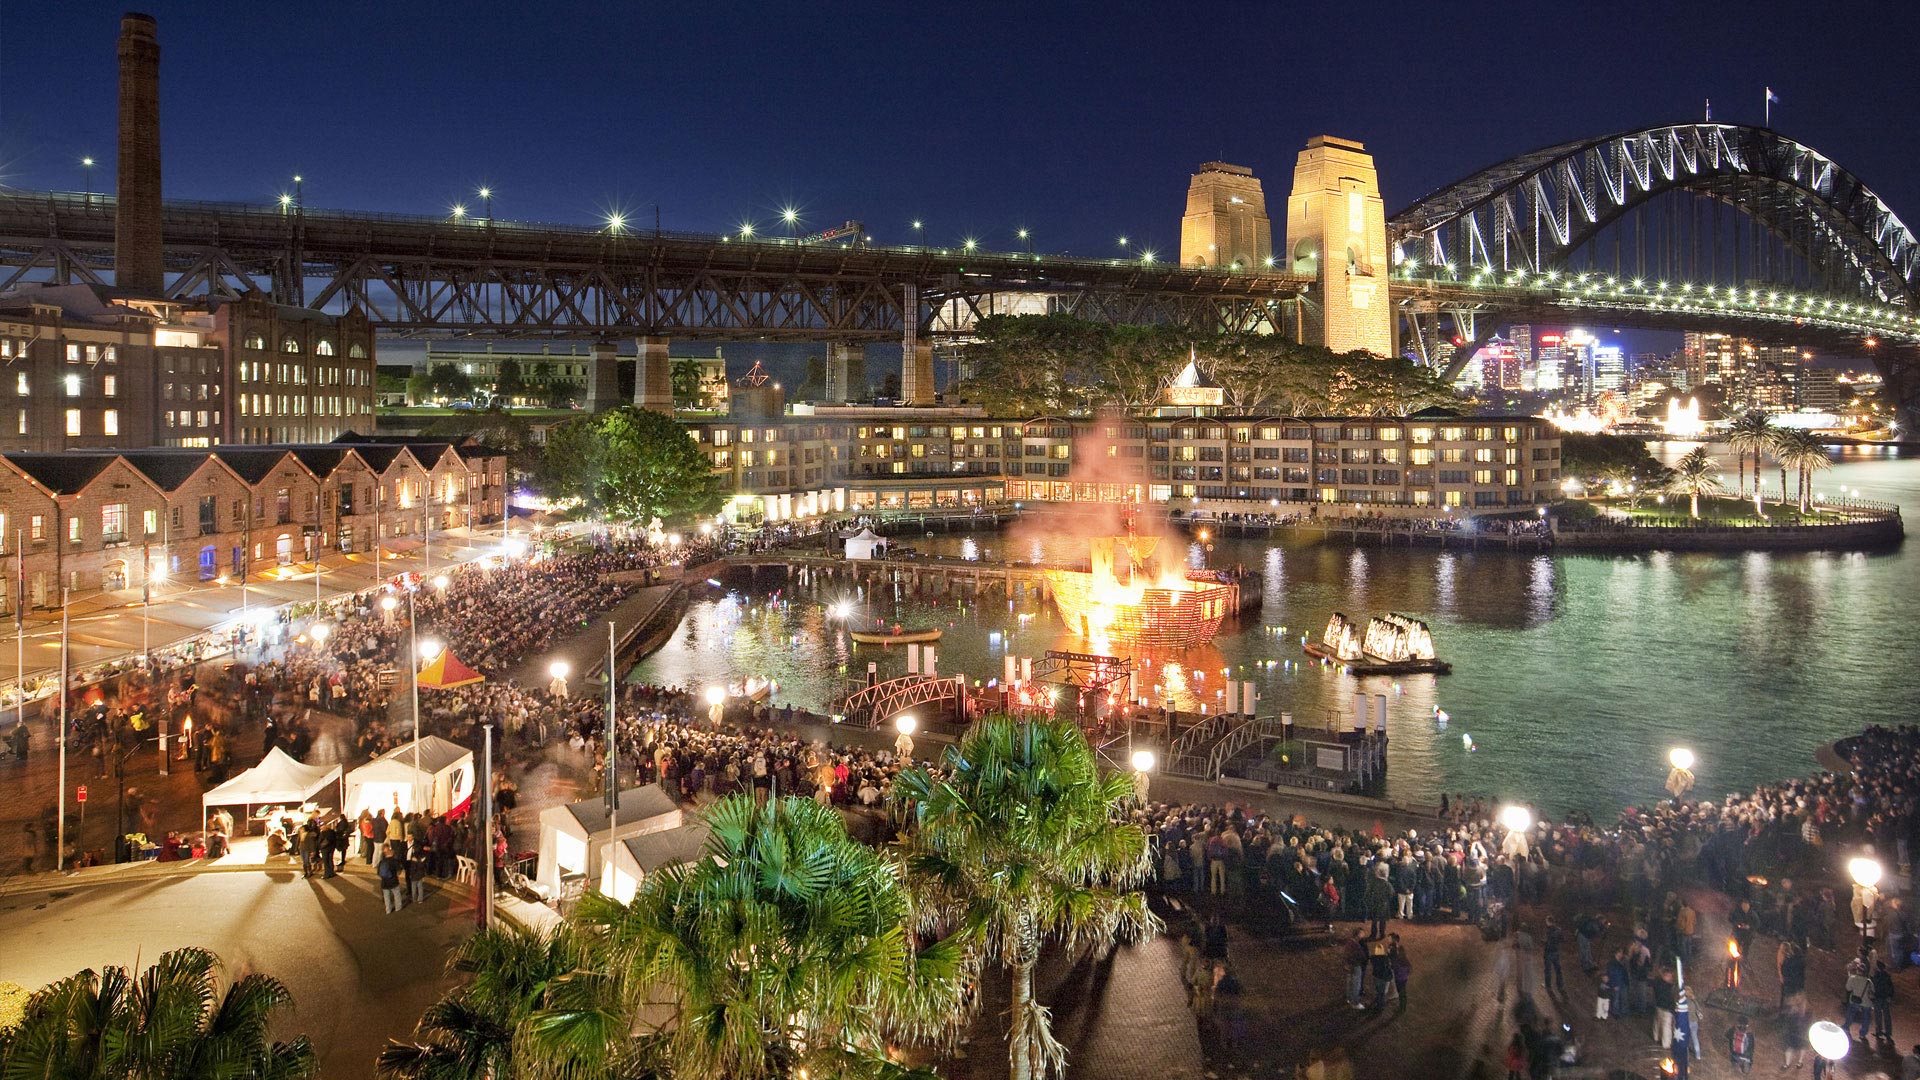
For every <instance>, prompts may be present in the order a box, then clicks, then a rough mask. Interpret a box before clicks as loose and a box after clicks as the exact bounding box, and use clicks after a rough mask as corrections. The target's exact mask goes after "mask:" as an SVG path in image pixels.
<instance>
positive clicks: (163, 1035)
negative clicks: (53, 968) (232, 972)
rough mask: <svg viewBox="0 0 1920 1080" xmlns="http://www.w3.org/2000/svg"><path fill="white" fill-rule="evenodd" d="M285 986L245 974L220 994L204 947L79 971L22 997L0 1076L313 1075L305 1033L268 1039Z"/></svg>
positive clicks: (5, 1036) (290, 1078)
mask: <svg viewBox="0 0 1920 1080" xmlns="http://www.w3.org/2000/svg"><path fill="white" fill-rule="evenodd" d="M292 1004H293V996H292V995H291V994H290V993H289V992H288V991H287V988H286V985H285V984H283V983H281V982H280V981H279V980H278V979H274V978H271V977H269V976H266V975H257V974H256V975H248V976H245V977H244V978H241V979H239V980H237V981H235V982H233V983H230V984H229V985H228V986H227V988H226V992H225V993H224V994H223V993H221V992H220V959H219V957H217V956H215V955H214V954H213V953H211V952H209V951H207V950H206V949H177V950H175V951H173V952H169V953H163V954H161V956H160V959H159V960H158V961H156V962H155V963H154V965H153V966H152V967H150V968H148V969H147V970H146V971H144V972H142V973H141V974H140V975H139V976H138V977H137V978H136V977H135V976H133V975H132V974H130V973H129V972H128V970H127V969H126V968H121V967H110V968H107V969H105V970H104V971H101V972H98V973H96V972H94V971H93V970H92V969H88V970H86V971H82V972H80V973H79V974H77V975H72V976H69V977H68V978H65V979H62V980H61V981H59V982H57V983H54V984H53V985H51V986H48V987H46V988H44V989H42V990H40V991H38V992H36V993H35V994H34V995H33V996H32V997H31V998H29V999H28V1001H27V1005H26V1013H25V1017H24V1018H23V1019H22V1020H21V1021H20V1024H19V1026H17V1027H14V1028H11V1029H9V1030H6V1031H3V1032H0V1076H7V1077H60V1078H62V1080H202V1078H207V1077H249V1078H254V1077H258V1078H261V1080H300V1078H304V1077H311V1076H315V1075H318V1072H319V1069H318V1064H317V1062H316V1061H315V1058H314V1053H313V1047H312V1045H310V1044H309V1043H308V1042H307V1039H306V1036H304V1035H303V1036H300V1037H299V1038H296V1039H294V1040H293V1041H292V1042H288V1043H280V1042H270V1041H268V1037H267V1033H268V1030H269V1028H270V1027H271V1026H272V1023H273V1019H274V1016H275V1014H277V1013H278V1012H279V1011H280V1010H281V1009H282V1008H285V1007H288V1006H290V1005H292Z"/></svg>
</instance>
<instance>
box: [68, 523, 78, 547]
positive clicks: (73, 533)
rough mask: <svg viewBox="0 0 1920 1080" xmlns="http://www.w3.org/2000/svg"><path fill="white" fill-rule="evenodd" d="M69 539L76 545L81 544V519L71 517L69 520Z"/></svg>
mask: <svg viewBox="0 0 1920 1080" xmlns="http://www.w3.org/2000/svg"><path fill="white" fill-rule="evenodd" d="M67 539H69V540H71V541H73V542H74V543H76V544H77V543H79V542H80V519H79V518H77V517H70V518H68V519H67Z"/></svg>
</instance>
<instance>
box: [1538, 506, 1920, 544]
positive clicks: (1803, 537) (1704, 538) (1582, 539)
mask: <svg viewBox="0 0 1920 1080" xmlns="http://www.w3.org/2000/svg"><path fill="white" fill-rule="evenodd" d="M1905 535H1906V530H1905V529H1904V528H1903V527H1902V525H1901V521H1900V517H1899V515H1897V514H1896V515H1889V516H1887V517H1883V518H1875V519H1872V520H1867V521H1849V522H1846V523H1844V524H1838V525H1779V526H1767V527H1763V528H1716V527H1713V526H1710V525H1709V526H1700V527H1698V528H1692V527H1682V528H1663V527H1644V528H1632V529H1592V530H1584V529H1583V530H1573V529H1566V530H1560V531H1558V532H1556V533H1555V534H1554V537H1553V543H1554V548H1555V550H1557V551H1597V552H1604V551H1862V550H1872V549H1879V548H1893V547H1899V546H1900V543H1901V540H1902V538H1904V537H1905Z"/></svg>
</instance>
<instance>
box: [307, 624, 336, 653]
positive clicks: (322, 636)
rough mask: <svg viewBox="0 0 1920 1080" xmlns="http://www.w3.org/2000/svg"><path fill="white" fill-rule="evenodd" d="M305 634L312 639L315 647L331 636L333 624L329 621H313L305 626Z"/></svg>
mask: <svg viewBox="0 0 1920 1080" xmlns="http://www.w3.org/2000/svg"><path fill="white" fill-rule="evenodd" d="M307 636H308V637H311V638H312V639H313V644H314V647H315V648H316V649H317V648H319V647H320V646H322V645H325V644H326V643H327V639H328V638H330V637H332V636H333V625H332V624H331V623H314V624H313V625H312V626H310V627H308V628H307Z"/></svg>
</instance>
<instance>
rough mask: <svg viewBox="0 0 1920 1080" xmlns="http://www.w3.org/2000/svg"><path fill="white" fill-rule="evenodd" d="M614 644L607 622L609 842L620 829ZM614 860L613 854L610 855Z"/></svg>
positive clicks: (610, 621)
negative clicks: (615, 723)
mask: <svg viewBox="0 0 1920 1080" xmlns="http://www.w3.org/2000/svg"><path fill="white" fill-rule="evenodd" d="M613 660H614V644H613V620H612V619H608V620H607V827H608V830H609V831H608V836H607V839H608V840H612V839H613V834H614V833H616V832H618V831H619V829H620V751H619V749H618V746H617V743H616V740H617V738H618V731H617V729H616V728H615V727H614V712H613V691H614V680H615V675H614V666H613ZM608 858H612V853H611V852H609V853H608Z"/></svg>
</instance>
